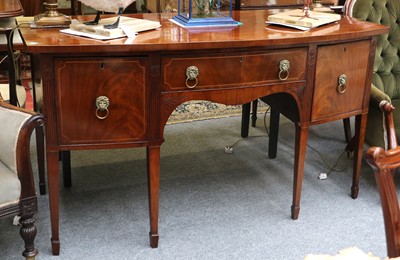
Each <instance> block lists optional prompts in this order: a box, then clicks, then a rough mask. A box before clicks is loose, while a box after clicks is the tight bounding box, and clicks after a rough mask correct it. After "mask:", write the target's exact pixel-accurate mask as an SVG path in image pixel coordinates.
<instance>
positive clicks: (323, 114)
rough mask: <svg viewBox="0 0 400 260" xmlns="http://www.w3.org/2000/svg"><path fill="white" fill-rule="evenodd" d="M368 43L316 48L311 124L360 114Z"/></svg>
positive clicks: (365, 75)
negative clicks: (353, 113) (355, 113)
mask: <svg viewBox="0 0 400 260" xmlns="http://www.w3.org/2000/svg"><path fill="white" fill-rule="evenodd" d="M369 54H370V41H368V40H366V41H360V42H352V43H343V44H336V45H329V46H322V47H319V48H318V54H317V64H316V72H315V85H314V95H313V106H312V113H311V121H312V122H314V121H319V120H324V119H329V118H330V117H338V115H339V117H340V115H341V114H343V117H346V114H349V113H352V112H357V111H359V112H361V110H362V105H363V98H364V92H365V91H364V88H365V80H366V77H367V71H368V58H369Z"/></svg>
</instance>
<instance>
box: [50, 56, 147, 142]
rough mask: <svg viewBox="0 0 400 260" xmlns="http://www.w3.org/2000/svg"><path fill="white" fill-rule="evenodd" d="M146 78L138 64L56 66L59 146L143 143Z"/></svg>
mask: <svg viewBox="0 0 400 260" xmlns="http://www.w3.org/2000/svg"><path fill="white" fill-rule="evenodd" d="M145 74H146V60H145V59H141V58H93V59H84V60H83V59H82V60H79V59H58V60H56V61H55V75H56V84H57V92H56V95H57V97H56V99H57V103H58V106H59V109H58V111H59V114H58V118H57V121H58V124H59V130H60V133H59V136H60V144H91V143H96V144H99V143H100V144H101V143H113V142H137V141H142V140H145V139H146V137H147V127H148V126H147V120H146V107H147V98H146V89H145V78H146V77H145ZM102 105H104V106H103V107H102Z"/></svg>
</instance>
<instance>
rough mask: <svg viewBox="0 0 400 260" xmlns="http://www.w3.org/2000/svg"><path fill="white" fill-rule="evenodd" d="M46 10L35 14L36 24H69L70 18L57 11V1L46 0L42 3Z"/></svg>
mask: <svg viewBox="0 0 400 260" xmlns="http://www.w3.org/2000/svg"><path fill="white" fill-rule="evenodd" d="M43 5H44V7H45V8H46V11H45V12H44V13H43V14H39V15H37V16H35V24H36V25H38V26H63V27H64V26H65V27H67V26H68V25H70V24H71V19H70V18H69V17H68V16H66V15H63V14H61V13H59V12H58V11H57V6H58V1H57V0H47V2H45V3H43Z"/></svg>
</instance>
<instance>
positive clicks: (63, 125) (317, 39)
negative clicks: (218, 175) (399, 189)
mask: <svg viewBox="0 0 400 260" xmlns="http://www.w3.org/2000/svg"><path fill="white" fill-rule="evenodd" d="M270 12H271V11H268V10H254V11H237V12H234V14H233V17H234V19H235V20H237V21H240V22H241V23H242V24H243V25H241V26H237V27H226V28H203V29H185V28H182V27H179V26H177V25H175V24H174V23H172V22H170V21H169V19H170V18H171V17H172V14H171V15H168V14H140V15H135V16H134V17H138V18H144V19H150V20H159V21H160V22H161V24H162V27H161V29H159V30H153V31H148V32H142V33H140V34H139V35H138V36H137V37H136V38H135V39H130V38H123V39H118V40H112V41H104V42H101V41H97V40H91V39H87V38H82V37H75V36H71V35H66V34H62V33H60V32H59V30H58V29H30V28H27V27H21V35H22V37H23V39H24V41H25V44H26V48H27V50H28V52H29V53H30V54H31V55H33V56H34V57H35V58H37V60H38V61H39V62H38V64H39V66H37V67H36V68H39V70H38V71H39V73H40V77H41V79H42V84H43V92H44V94H43V102H44V104H43V109H44V110H43V113H44V116H45V121H46V140H47V142H46V148H47V151H46V154H47V166H48V181H49V184H48V185H49V187H48V188H49V198H50V199H49V200H50V211H51V231H52V237H51V242H52V250H53V254H55V255H58V254H59V251H60V239H59V152H60V151H64V150H80V149H111V148H124V147H146V148H147V167H148V169H147V171H148V187H149V211H150V245H151V247H157V246H158V239H159V234H158V207H159V176H160V146H161V144H162V143H163V132H164V127H165V124H166V122H167V120H168V117H169V116H170V114H171V113H172V111H173V110H174V109H175V108H176V107H177V106H178V105H179V104H181V103H183V102H186V101H189V100H209V101H213V102H218V103H222V104H227V105H238V104H245V103H249V102H251V101H252V100H255V99H257V98H260V97H263V96H267V95H271V94H276V95H274V97H276V100H278V101H279V100H280V99H282V100H288V101H289V102H286V101H285V103H282V102H276V103H277V104H281V105H280V106H279V107H278V108H279V112H280V113H282V114H284V115H285V116H286V117H288V118H290V119H291V120H293V121H294V122H295V128H296V137H295V158H294V184H293V201H292V212H291V214H292V218H293V219H297V218H298V215H299V210H300V193H301V186H302V179H303V168H304V159H305V153H306V144H307V138H308V129H309V127H310V126H311V125H315V124H321V123H325V122H329V121H333V120H340V119H343V118H348V117H353V116H355V117H356V120H355V125H356V126H355V136H356V138H355V140H356V149H355V154H354V165H353V172H354V173H353V180H352V186H351V196H352V197H353V198H356V197H357V194H358V183H359V176H360V167H361V159H362V152H363V141H364V133H365V127H366V120H367V117H366V115H367V112H368V102H369V94H370V93H369V92H370V84H371V77H372V67H373V63H374V56H375V47H376V38H377V36H378V35H379V34H383V33H386V32H387V31H388V28H386V27H384V26H381V25H376V24H371V23H366V22H361V21H357V20H355V19H352V18H347V17H343V18H342V19H341V20H340V21H339V22H338V23H334V24H330V25H326V26H323V27H320V28H316V29H313V30H311V31H308V32H302V31H297V30H294V29H288V28H283V27H277V26H266V25H265V21H266V19H267V17H268V15H269V14H270ZM90 18H91V17H85V16H81V17H79V18H78V19H80V20H85V19H87V20H89V19H90ZM36 65H37V64H36ZM36 75H39V74H38V73H36ZM278 93H279V94H278ZM239 131H240V129H238V134H239ZM343 138H344V136H343ZM266 159H267V157H266ZM249 171H251V169H249ZM266 171H268V169H266ZM321 203H322V202H321Z"/></svg>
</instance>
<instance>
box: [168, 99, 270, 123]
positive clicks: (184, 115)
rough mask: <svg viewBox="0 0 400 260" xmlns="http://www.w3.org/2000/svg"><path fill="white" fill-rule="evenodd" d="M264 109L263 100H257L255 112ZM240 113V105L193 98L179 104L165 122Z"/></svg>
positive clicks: (221, 116) (228, 115) (205, 118)
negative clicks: (228, 104)
mask: <svg viewBox="0 0 400 260" xmlns="http://www.w3.org/2000/svg"><path fill="white" fill-rule="evenodd" d="M266 110H267V105H266V104H265V103H263V102H258V109H257V112H265V111H266ZM241 114H242V106H241V105H237V106H227V105H223V104H219V103H213V102H210V101H204V100H193V101H189V102H185V103H183V104H181V105H179V106H178V107H177V108H176V109H175V111H174V112H173V113H172V114H171V116H170V118H169V120H168V122H167V123H168V124H175V123H184V122H190V121H198V120H207V119H213V118H223V117H230V116H240V115H241Z"/></svg>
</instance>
